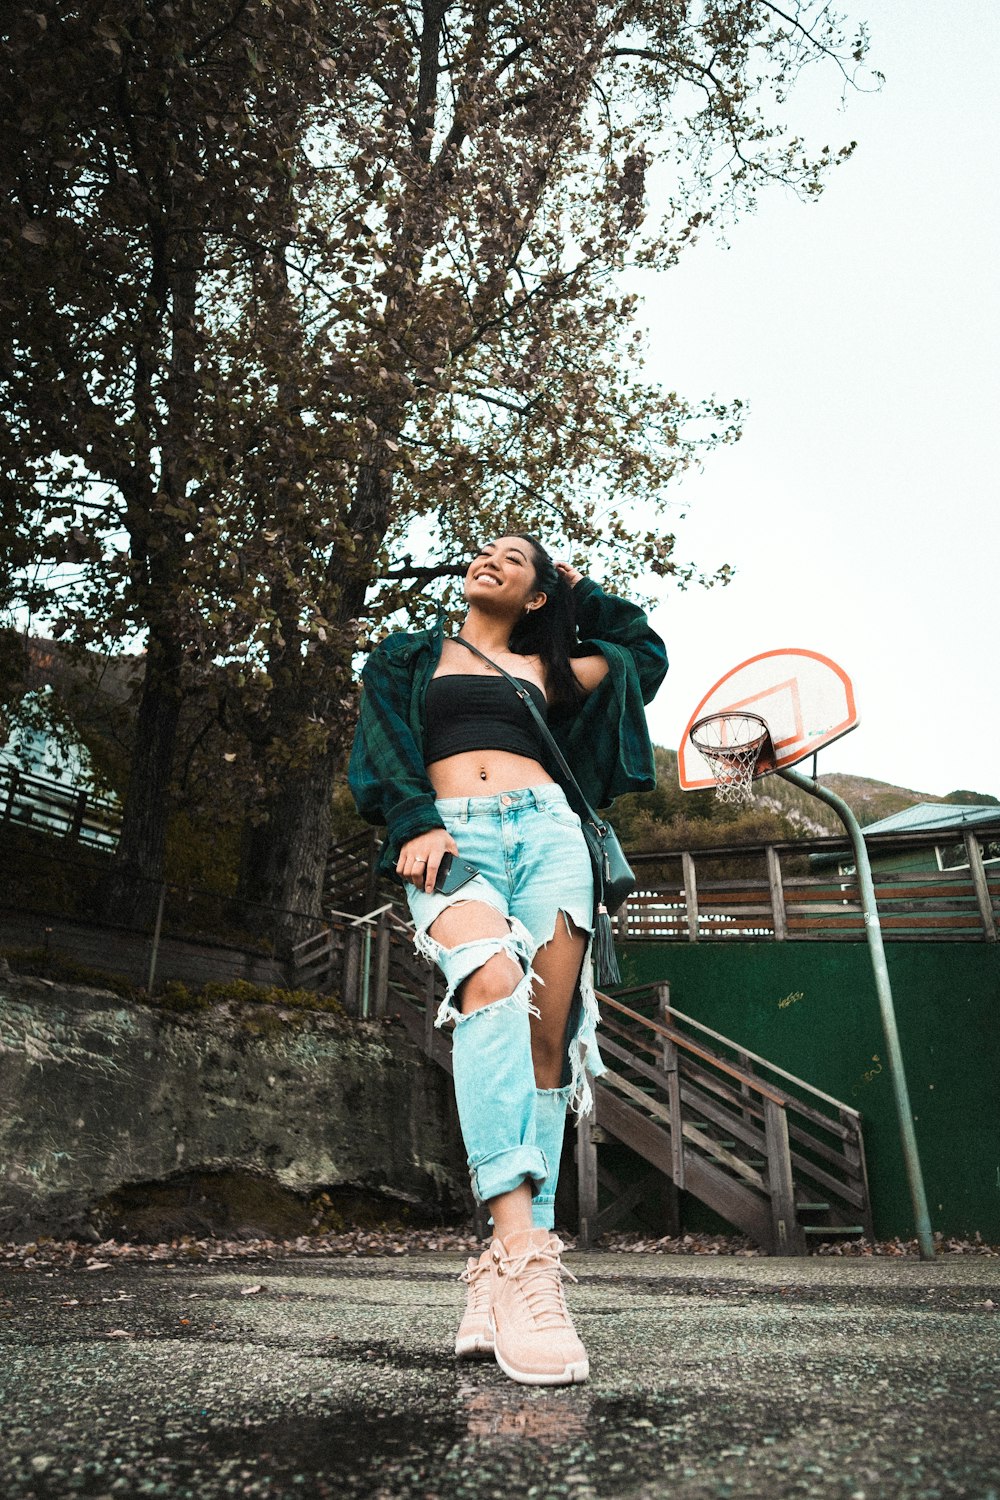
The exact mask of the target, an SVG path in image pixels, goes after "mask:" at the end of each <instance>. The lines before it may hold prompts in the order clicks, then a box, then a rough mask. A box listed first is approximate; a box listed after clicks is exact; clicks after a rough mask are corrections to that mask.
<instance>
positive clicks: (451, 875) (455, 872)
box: [434, 851, 479, 896]
mask: <svg viewBox="0 0 1000 1500" xmlns="http://www.w3.org/2000/svg"><path fill="white" fill-rule="evenodd" d="M478 874H479V869H478V867H477V866H476V865H472V864H470V863H469V861H468V860H467V859H461V858H456V857H455V855H454V854H452V853H450V851H446V852H445V853H444V854H442V856H441V863H440V864H439V865H438V872H437V879H436V880H435V882H434V889H435V891H437V892H439V894H440V895H442V896H450V895H452V894H453V893H454V892H455V891H459V890H461V888H462V886H463V885H465V884H466V883H467V882H468V881H470V880H471V879H472V877H473V876H474V875H478Z"/></svg>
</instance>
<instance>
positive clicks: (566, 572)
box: [556, 562, 583, 589]
mask: <svg viewBox="0 0 1000 1500" xmlns="http://www.w3.org/2000/svg"><path fill="white" fill-rule="evenodd" d="M556 572H557V573H558V574H559V575H560V576H561V577H562V578H565V580H566V582H567V583H568V584H569V586H570V588H571V589H573V588H576V586H577V584H578V583H579V582H580V579H581V578H582V577H583V574H582V573H581V572H580V571H579V569H577V568H574V566H573V564H572V563H568V562H557V563H556Z"/></svg>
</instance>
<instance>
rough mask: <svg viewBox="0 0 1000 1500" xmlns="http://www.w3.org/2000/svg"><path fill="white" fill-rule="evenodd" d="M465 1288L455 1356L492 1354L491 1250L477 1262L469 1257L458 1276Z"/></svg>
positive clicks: (487, 1249) (470, 1356)
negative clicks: (465, 1295)
mask: <svg viewBox="0 0 1000 1500" xmlns="http://www.w3.org/2000/svg"><path fill="white" fill-rule="evenodd" d="M458 1279H459V1281H464V1282H465V1284H466V1286H467V1287H468V1289H469V1290H468V1295H467V1297H466V1302H465V1312H464V1313H463V1314H462V1321H461V1323H459V1325H458V1333H457V1334H456V1335H455V1353H456V1354H457V1355H458V1357H459V1359H477V1358H479V1357H480V1356H482V1355H484V1354H492V1353H493V1329H492V1328H491V1327H490V1279H491V1272H490V1251H489V1246H487V1248H486V1249H485V1250H484V1251H483V1253H482V1255H481V1256H480V1257H479V1259H478V1260H477V1259H476V1258H475V1256H474V1255H470V1256H469V1259H468V1262H467V1263H466V1267H465V1270H464V1271H463V1272H462V1274H461V1276H459V1278H458Z"/></svg>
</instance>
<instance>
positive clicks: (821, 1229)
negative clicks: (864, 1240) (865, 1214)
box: [802, 1224, 865, 1235]
mask: <svg viewBox="0 0 1000 1500" xmlns="http://www.w3.org/2000/svg"><path fill="white" fill-rule="evenodd" d="M864 1232H865V1226H864V1225H863V1224H803V1225H802V1233H803V1234H822V1235H831V1234H864Z"/></svg>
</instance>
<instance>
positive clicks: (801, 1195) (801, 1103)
mask: <svg viewBox="0 0 1000 1500" xmlns="http://www.w3.org/2000/svg"><path fill="white" fill-rule="evenodd" d="M599 998H600V1005H601V1013H602V1025H601V1029H600V1032H599V1037H598V1040H599V1043H600V1047H601V1053H602V1056H603V1057H604V1059H605V1061H606V1062H607V1064H608V1066H609V1071H608V1072H607V1073H606V1074H604V1076H603V1077H602V1078H601V1079H600V1081H599V1083H598V1085H597V1087H596V1089H595V1110H594V1114H593V1116H591V1117H590V1119H589V1120H587V1121H582V1122H581V1125H580V1128H579V1133H578V1141H577V1169H578V1179H579V1187H580V1236H581V1240H582V1241H583V1242H584V1243H589V1242H590V1241H591V1240H592V1239H594V1238H595V1237H596V1236H597V1235H598V1234H600V1233H602V1232H603V1231H604V1230H606V1229H610V1228H612V1227H613V1225H614V1224H615V1223H617V1222H619V1221H620V1219H621V1217H622V1216H623V1213H624V1212H627V1211H628V1210H629V1209H630V1208H631V1206H632V1200H634V1198H635V1195H636V1192H637V1187H636V1185H633V1187H632V1189H631V1192H629V1191H625V1192H622V1191H621V1190H618V1192H617V1194H616V1192H615V1188H616V1184H615V1183H614V1182H613V1180H612V1181H607V1179H606V1178H604V1179H603V1181H602V1173H601V1167H600V1162H599V1159H598V1147H599V1146H600V1145H601V1144H602V1143H604V1142H607V1141H617V1142H620V1143H621V1144H622V1145H625V1146H628V1147H629V1148H630V1149H631V1150H632V1151H634V1152H635V1153H636V1154H637V1155H638V1156H640V1157H641V1158H642V1159H643V1160H644V1161H646V1162H648V1163H649V1164H650V1166H651V1167H653V1168H654V1169H655V1170H656V1171H657V1172H658V1173H660V1174H662V1175H663V1176H664V1177H665V1178H666V1179H667V1181H668V1183H669V1189H668V1193H667V1207H668V1217H669V1218H672V1219H674V1220H675V1221H676V1219H677V1213H676V1194H677V1193H678V1192H680V1191H685V1192H690V1193H693V1194H694V1195H695V1197H697V1198H699V1199H701V1201H702V1202H704V1203H706V1204H708V1205H709V1206H710V1207H711V1208H713V1209H715V1211H716V1212H717V1213H718V1214H720V1215H721V1216H722V1217H723V1218H724V1219H726V1220H728V1221H729V1223H731V1224H734V1225H736V1226H737V1227H738V1228H740V1229H742V1230H743V1231H744V1233H746V1234H747V1235H749V1236H750V1237H751V1238H752V1239H753V1240H755V1241H756V1243H757V1244H758V1245H760V1246H761V1247H762V1248H763V1249H764V1250H766V1251H767V1252H768V1253H769V1254H772V1255H804V1254H806V1253H807V1252H808V1249H809V1246H810V1245H811V1244H812V1243H815V1242H816V1241H817V1240H822V1239H826V1240H830V1239H842V1238H844V1237H859V1236H863V1237H865V1238H867V1239H874V1226H873V1224H872V1214H871V1201H870V1197H869V1193H868V1178H867V1173H866V1169H865V1154H864V1143H863V1140H862V1134H861V1117H860V1115H859V1114H858V1112H857V1110H855V1109H852V1108H851V1107H850V1106H849V1105H847V1104H844V1103H843V1102H842V1101H841V1100H839V1099H833V1098H831V1096H830V1095H829V1094H824V1093H823V1092H822V1091H821V1090H819V1089H816V1088H813V1086H812V1085H811V1084H809V1083H807V1082H806V1081H805V1080H804V1079H801V1078H796V1077H795V1076H794V1075H793V1074H791V1073H787V1072H785V1070H784V1069H782V1068H779V1067H777V1066H776V1065H775V1064H774V1063H769V1062H768V1061H767V1060H766V1059H765V1058H762V1057H759V1056H757V1054H756V1053H753V1052H750V1051H748V1050H747V1049H746V1048H745V1047H741V1046H740V1044H739V1043H737V1042H734V1041H732V1040H730V1039H729V1038H728V1037H724V1036H721V1035H720V1034H719V1033H718V1032H715V1031H712V1030H711V1029H710V1028H709V1027H707V1026H703V1025H702V1024H701V1023H700V1022H698V1021H695V1020H693V1019H692V1018H691V1017H690V1016H686V1015H684V1014H683V1013H682V1012H680V1011H678V1010H675V1009H673V1008H672V1007H671V1005H670V999H669V987H668V986H667V985H663V984H661V985H650V986H642V987H640V988H638V989H632V990H623V991H619V993H618V994H617V995H614V996H612V995H602V996H600V997H599ZM626 999H627V1000H628V1001H629V1002H630V1003H629V1004H626V1003H625V1002H626ZM602 1185H607V1186H608V1187H609V1188H610V1189H611V1193H612V1196H611V1201H610V1202H608V1203H607V1204H606V1206H605V1207H604V1208H601V1207H600V1188H601V1186H602ZM638 1190H640V1191H641V1190H642V1184H641V1183H640V1184H639V1185H638Z"/></svg>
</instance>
